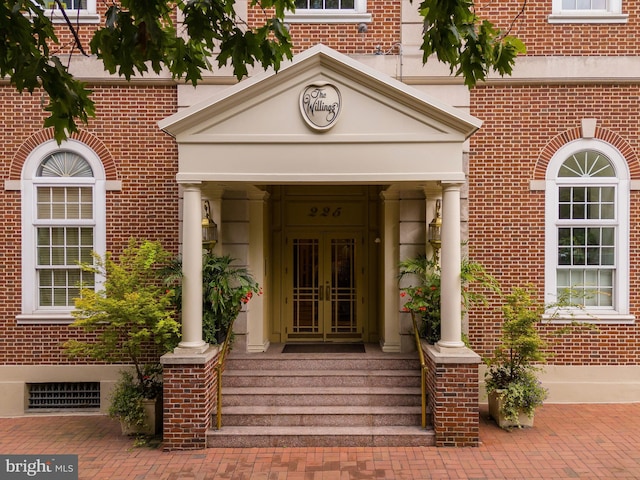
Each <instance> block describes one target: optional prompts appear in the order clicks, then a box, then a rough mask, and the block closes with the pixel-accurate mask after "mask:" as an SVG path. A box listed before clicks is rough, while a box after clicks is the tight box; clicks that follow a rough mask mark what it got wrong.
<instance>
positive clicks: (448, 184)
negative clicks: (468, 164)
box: [440, 180, 465, 190]
mask: <svg viewBox="0 0 640 480" xmlns="http://www.w3.org/2000/svg"><path fill="white" fill-rule="evenodd" d="M464 184H465V182H458V181H447V180H445V181H442V182H440V185H441V186H442V189H443V190H460V189H461V188H462V186H463V185H464Z"/></svg>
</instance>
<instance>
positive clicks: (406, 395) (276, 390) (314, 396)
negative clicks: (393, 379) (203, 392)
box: [222, 387, 420, 411]
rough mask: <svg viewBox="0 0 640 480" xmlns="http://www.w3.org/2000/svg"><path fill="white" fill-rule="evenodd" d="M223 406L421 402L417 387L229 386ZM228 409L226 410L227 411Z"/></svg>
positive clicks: (413, 403)
mask: <svg viewBox="0 0 640 480" xmlns="http://www.w3.org/2000/svg"><path fill="white" fill-rule="evenodd" d="M222 405H223V408H224V407H227V406H235V405H265V406H269V405H308V406H313V405H315V406H321V405H343V406H353V405H386V406H392V405H414V406H415V405H420V388H419V387H418V388H415V387H320V388H311V387H229V388H223V389H222ZM223 411H224V410H223Z"/></svg>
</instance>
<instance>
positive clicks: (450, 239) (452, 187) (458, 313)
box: [438, 183, 464, 348]
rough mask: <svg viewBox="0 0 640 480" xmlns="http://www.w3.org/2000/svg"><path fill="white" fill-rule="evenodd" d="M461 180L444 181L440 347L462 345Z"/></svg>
mask: <svg viewBox="0 0 640 480" xmlns="http://www.w3.org/2000/svg"><path fill="white" fill-rule="evenodd" d="M461 186H462V184H460V183H443V184H442V249H441V251H440V266H441V289H442V290H441V292H442V293H441V295H440V315H441V326H440V332H441V338H440V341H439V342H438V346H439V347H446V348H460V347H464V343H463V342H462V303H461V301H462V284H461V277H460V263H461V261H462V255H461V252H460V249H461V245H460V243H461V234H460V188H461Z"/></svg>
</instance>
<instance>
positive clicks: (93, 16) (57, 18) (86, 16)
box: [42, 0, 100, 24]
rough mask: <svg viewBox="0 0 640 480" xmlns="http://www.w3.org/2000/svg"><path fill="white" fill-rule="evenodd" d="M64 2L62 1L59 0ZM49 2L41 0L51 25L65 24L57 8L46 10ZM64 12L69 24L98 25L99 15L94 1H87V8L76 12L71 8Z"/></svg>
mask: <svg viewBox="0 0 640 480" xmlns="http://www.w3.org/2000/svg"><path fill="white" fill-rule="evenodd" d="M61 1H62V2H64V0H61ZM50 2H51V0H42V5H43V8H44V12H45V14H46V15H47V17H49V18H50V19H51V21H52V22H53V23H66V20H65V19H64V17H63V16H62V13H61V12H60V10H59V9H57V8H48V6H49V3H50ZM65 12H66V13H67V17H69V20H71V23H73V24H76V23H80V24H85V23H99V22H100V15H98V10H97V3H96V0H87V8H86V9H81V10H76V9H72V8H66V9H65Z"/></svg>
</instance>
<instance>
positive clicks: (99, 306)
mask: <svg viewBox="0 0 640 480" xmlns="http://www.w3.org/2000/svg"><path fill="white" fill-rule="evenodd" d="M93 259H94V261H93V263H91V264H82V265H81V268H82V269H83V270H84V271H85V272H87V273H89V274H90V275H93V276H94V278H96V280H97V279H103V283H102V285H101V286H102V288H101V289H99V290H96V289H94V288H85V287H83V288H81V292H80V297H79V298H77V299H76V300H75V307H76V309H75V310H74V311H73V316H74V317H75V321H74V322H73V323H72V326H74V327H77V328H80V329H82V330H83V331H84V332H85V333H86V334H88V335H85V336H84V337H85V338H83V339H82V340H78V339H71V340H69V341H67V342H66V343H65V345H64V346H65V348H66V350H67V353H68V354H69V355H70V356H71V357H88V358H93V359H95V360H99V361H107V362H113V363H123V364H129V365H132V366H133V369H132V370H133V371H132V372H131V371H124V372H123V374H122V377H121V379H120V382H119V383H118V384H117V386H116V389H115V391H114V394H113V396H112V405H111V406H112V408H111V409H110V412H111V413H112V415H113V416H115V417H118V418H120V419H122V420H123V421H124V423H127V420H128V419H130V420H133V425H129V426H130V427H132V428H133V427H134V426H136V425H137V426H140V421H139V419H140V403H141V402H138V400H140V399H149V400H154V401H155V402H156V404H157V405H159V404H160V401H159V400H160V394H161V392H162V383H161V371H160V366H159V358H160V356H161V355H163V354H164V353H167V352H169V351H171V350H173V348H174V347H175V346H176V345H177V343H178V340H179V332H180V325H179V323H178V321H177V320H176V311H175V308H174V301H173V300H174V296H175V292H174V291H173V290H172V289H167V288H166V286H165V285H164V284H163V269H162V268H163V267H164V266H165V265H166V264H167V263H168V262H169V260H170V254H169V253H168V252H166V251H165V250H164V249H163V248H162V246H161V245H160V243H159V242H152V241H148V240H143V241H137V240H135V239H131V240H130V241H129V244H128V246H127V248H126V249H125V250H124V251H123V252H122V254H121V255H120V257H119V258H118V259H117V260H116V259H114V257H113V255H112V254H111V253H107V254H106V255H105V256H104V258H102V257H100V256H99V255H97V254H94V255H93ZM155 411H158V410H157V409H156V410H155ZM160 411H161V410H160ZM147 423H151V421H149V422H147Z"/></svg>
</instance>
